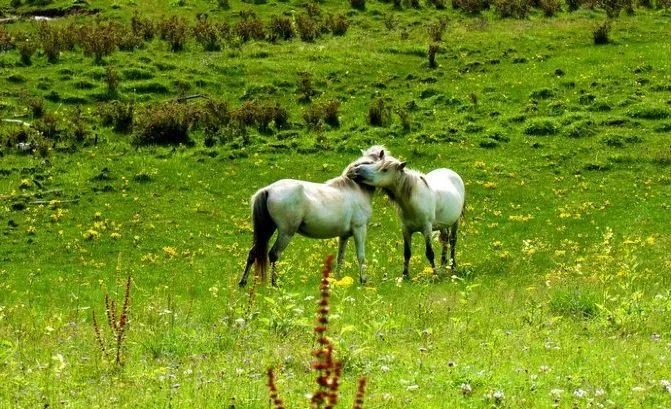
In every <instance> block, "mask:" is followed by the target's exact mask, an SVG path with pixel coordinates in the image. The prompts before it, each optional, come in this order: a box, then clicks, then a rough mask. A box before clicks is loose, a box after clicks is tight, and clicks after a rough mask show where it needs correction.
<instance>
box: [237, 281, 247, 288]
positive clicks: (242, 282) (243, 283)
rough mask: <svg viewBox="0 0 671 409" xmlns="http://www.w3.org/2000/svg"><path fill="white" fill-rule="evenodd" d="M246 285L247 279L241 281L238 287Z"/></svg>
mask: <svg viewBox="0 0 671 409" xmlns="http://www.w3.org/2000/svg"><path fill="white" fill-rule="evenodd" d="M246 285H247V281H240V282H239V283H238V287H240V288H245V286H246Z"/></svg>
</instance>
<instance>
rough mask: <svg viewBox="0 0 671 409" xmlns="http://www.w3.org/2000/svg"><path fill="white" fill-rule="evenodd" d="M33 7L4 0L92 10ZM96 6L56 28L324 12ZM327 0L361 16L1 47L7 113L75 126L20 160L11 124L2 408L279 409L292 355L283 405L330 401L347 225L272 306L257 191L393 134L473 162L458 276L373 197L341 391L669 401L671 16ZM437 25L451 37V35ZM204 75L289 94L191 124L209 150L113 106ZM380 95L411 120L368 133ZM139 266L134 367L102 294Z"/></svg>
mask: <svg viewBox="0 0 671 409" xmlns="http://www.w3.org/2000/svg"><path fill="white" fill-rule="evenodd" d="M29 3H30V2H25V1H24V2H22V4H21V5H19V6H18V7H17V8H16V9H13V8H12V7H13V6H10V4H9V2H6V1H4V2H0V10H2V13H4V15H5V16H12V15H19V14H27V13H35V14H40V13H39V11H37V10H40V9H43V8H45V7H46V8H50V9H54V10H59V9H61V8H62V7H67V6H71V4H72V3H71V2H59V1H54V2H51V3H50V4H48V5H47V6H40V7H38V6H33V5H31V4H29ZM90 3H91V4H90V5H88V6H85V7H84V9H85V10H87V12H86V13H79V14H73V15H69V16H66V17H63V18H57V19H55V20H54V21H52V22H51V23H50V24H53V25H56V26H59V27H60V26H62V27H65V26H67V25H68V24H84V23H87V24H93V22H94V21H96V20H101V21H103V20H107V19H109V20H112V21H118V22H120V24H122V25H124V24H125V25H128V24H129V21H130V19H131V16H132V15H133V13H134V12H136V11H137V12H139V13H141V14H142V15H143V16H147V17H150V18H152V19H160V18H161V17H162V16H170V15H180V16H184V17H185V18H186V19H188V22H189V24H194V22H195V21H196V14H197V13H208V15H209V19H210V20H211V21H213V22H223V21H228V22H230V24H231V25H232V26H234V25H235V24H236V23H237V22H238V21H241V19H242V17H241V15H240V11H241V10H253V11H254V12H255V13H256V15H257V16H258V18H259V19H261V20H262V21H264V22H266V23H267V22H268V21H270V19H271V17H272V16H277V15H285V16H289V17H290V18H292V19H296V18H297V15H299V14H302V13H305V7H303V4H302V2H298V1H286V2H277V3H268V4H258V5H255V4H252V3H242V2H238V1H231V2H230V5H229V7H228V8H219V7H218V6H217V4H216V3H215V2H206V1H195V0H194V1H189V0H187V1H173V2H168V3H166V2H159V1H148V2H144V1H142V2H140V1H137V2H134V1H118V2H108V1H92V2H90ZM319 6H320V8H321V13H320V14H319V16H321V17H319V16H317V17H316V18H317V19H325V18H326V17H325V16H327V15H328V14H329V13H332V14H333V15H338V14H340V15H342V16H344V17H345V18H346V19H347V21H348V22H349V27H348V29H347V31H346V33H345V34H344V35H342V36H340V35H333V34H329V33H325V34H323V35H321V36H320V37H319V38H317V39H315V40H314V41H313V42H305V41H301V40H300V39H298V38H294V39H293V40H290V41H277V42H275V43H272V42H269V41H265V40H252V41H249V42H242V41H240V39H239V38H236V37H235V36H233V37H232V38H230V39H228V40H226V41H224V42H223V46H222V48H221V50H220V51H211V52H206V51H204V50H203V47H202V46H201V45H200V44H198V43H197V42H196V41H195V40H194V39H193V38H191V37H190V38H189V40H188V41H187V42H186V44H185V46H184V49H183V50H182V51H178V52H172V51H170V47H169V46H168V43H167V42H166V41H164V40H161V39H160V38H158V35H157V37H155V38H154V39H151V40H147V41H145V42H144V43H143V45H142V46H141V47H140V48H138V49H135V50H134V51H132V52H129V51H118V50H117V51H113V52H112V53H111V54H110V55H105V56H104V57H103V59H102V61H101V62H98V63H96V62H95V61H94V58H93V57H92V56H89V55H85V54H84V52H83V51H82V49H80V46H75V47H74V48H73V49H72V50H63V51H62V52H60V53H59V55H58V61H55V62H49V61H48V60H47V57H46V55H44V52H43V51H41V50H40V49H39V47H38V50H37V51H36V52H35V54H33V55H32V58H31V63H30V64H29V65H28V64H25V63H24V62H21V56H20V52H19V49H18V46H16V45H15V46H13V47H8V49H7V50H4V51H0V98H1V99H0V117H1V118H2V119H15V120H21V121H25V122H28V123H31V124H38V123H40V121H42V124H43V123H44V119H43V118H44V117H47V118H48V117H53V118H55V119H54V121H55V124H54V127H55V129H56V131H55V133H54V135H56V136H54V137H53V138H54V139H53V140H51V139H49V138H46V142H48V143H47V148H45V149H44V150H42V151H41V152H38V151H37V150H35V152H21V149H19V148H17V145H16V142H17V140H16V139H12V138H13V135H17V133H19V132H20V129H21V126H19V125H16V124H15V123H10V122H2V123H0V141H1V142H2V146H1V147H0V407H3V408H4V407H18V408H23V407H32V408H34V407H52V408H54V407H72V408H91V407H99V408H107V407H124V408H125V407H128V408H130V407H178V408H188V407H198V408H210V407H212V408H214V407H225V408H265V407H269V403H268V388H267V387H266V383H267V380H266V370H267V368H269V367H274V368H275V369H276V375H277V384H278V389H279V392H280V395H281V396H282V398H283V399H284V401H285V402H286V403H287V405H286V406H287V407H308V406H309V403H308V398H306V394H309V393H310V392H311V391H313V390H314V385H315V373H314V372H313V371H311V369H310V362H311V360H312V359H313V357H312V355H311V350H312V349H313V348H314V346H315V337H314V333H313V326H314V325H315V311H316V300H317V298H318V286H319V280H320V274H319V273H320V271H321V268H322V265H323V260H324V258H325V256H326V255H327V254H332V253H335V251H336V246H337V245H336V242H335V240H325V241H318V240H310V239H305V238H301V237H297V238H295V239H294V240H293V241H292V243H291V244H290V245H289V248H288V249H287V251H286V252H285V253H284V257H283V259H282V260H281V262H280V263H279V266H280V274H281V276H280V286H279V288H270V287H268V286H260V287H258V288H257V291H256V294H255V296H254V297H253V298H250V297H249V293H248V291H246V290H240V289H238V288H237V286H236V283H237V280H238V279H239V276H240V274H241V273H242V268H243V267H244V262H245V257H246V254H247V251H248V249H249V245H250V243H251V221H250V216H249V205H248V201H249V197H250V195H251V194H253V193H254V192H255V191H256V189H258V188H260V187H262V186H264V185H266V184H269V183H271V182H273V181H275V180H277V179H281V178H297V179H305V180H311V181H325V180H327V179H330V178H331V177H334V176H336V175H338V174H340V172H341V171H342V169H343V168H344V167H345V166H346V165H347V164H348V163H349V162H351V161H352V160H354V159H356V158H357V156H358V155H359V149H365V148H367V147H368V146H370V145H371V144H375V143H383V144H385V145H386V146H387V147H388V148H389V150H390V151H391V152H392V153H393V154H394V156H397V157H399V158H403V159H404V160H407V161H408V164H409V167H412V168H415V169H419V170H422V171H429V170H431V169H433V168H437V167H449V168H451V169H454V170H455V171H457V172H458V173H459V174H460V175H461V176H462V177H463V179H464V180H465V182H466V186H467V187H466V188H467V196H468V199H467V201H468V211H467V216H466V220H465V224H464V227H463V229H462V230H461V233H460V237H459V243H458V252H457V259H458V261H460V268H459V269H458V271H457V272H456V273H455V274H454V275H452V274H451V273H450V272H449V271H443V270H440V271H439V272H440V276H439V277H438V278H434V277H431V274H430V271H428V270H427V269H426V266H427V263H426V261H425V259H424V256H423V253H424V252H423V249H422V246H421V240H419V238H418V237H417V238H416V239H415V241H414V246H413V254H414V255H413V258H412V260H411V276H412V277H413V280H412V281H410V282H404V281H400V280H399V277H400V275H401V271H402V263H403V254H402V253H403V251H402V247H403V246H402V238H401V231H400V224H399V220H398V217H397V215H396V211H395V209H394V207H393V205H392V204H391V203H390V202H389V200H387V199H386V198H385V197H384V196H383V195H381V194H380V195H376V197H375V201H374V215H373V220H372V224H371V225H370V226H369V236H368V240H367V265H368V273H369V283H368V284H367V285H366V286H358V285H356V284H354V285H347V283H346V281H339V282H336V283H335V285H334V286H333V288H332V291H333V293H332V297H331V310H332V313H331V324H330V326H329V335H330V337H331V339H332V341H333V343H334V346H335V355H336V357H337V358H338V359H341V360H342V361H343V364H344V374H343V377H342V387H341V391H342V394H341V405H340V406H342V407H350V406H352V402H353V399H354V394H355V389H356V380H357V379H358V378H359V376H365V377H366V378H367V380H368V383H367V390H366V396H365V404H364V407H367V408H405V407H410V408H445V407H474V408H476V407H477V408H480V407H510V408H536V407H566V408H573V407H579V408H583V407H585V408H586V407H608V408H625V407H627V408H629V407H650V408H667V407H670V406H671V384H669V381H671V371H670V370H669V368H670V367H671V366H670V365H669V360H670V359H671V279H670V278H669V277H670V276H669V272H670V271H671V255H670V254H669V252H668V249H669V248H671V236H669V231H670V229H671V217H670V216H671V176H670V175H671V173H670V165H671V134H670V132H671V60H669V58H668V57H667V56H668V55H671V38H669V36H668V35H665V34H664V33H668V32H670V31H671V19H670V18H669V17H670V16H671V14H669V12H668V11H665V10H658V9H645V8H642V7H637V8H636V10H635V13H634V15H626V14H625V13H623V14H622V15H621V16H620V17H619V18H617V19H613V20H612V31H611V33H610V38H611V42H610V43H609V44H606V45H600V46H597V45H594V41H593V38H592V30H593V28H594V27H595V26H596V25H597V24H600V23H602V22H603V21H604V19H605V14H604V13H603V11H601V10H600V9H596V10H591V9H589V8H585V7H583V8H581V9H580V10H578V11H576V12H573V13H568V12H566V11H562V12H559V13H558V14H557V15H556V16H555V17H551V18H549V17H544V16H543V13H542V12H540V11H539V10H537V9H532V10H531V12H530V14H529V16H528V17H527V18H524V19H501V18H499V17H498V16H497V15H496V13H495V10H488V11H484V12H483V13H482V14H479V15H476V16H471V15H467V14H463V13H461V12H460V11H458V10H453V9H451V8H449V7H448V9H444V10H442V9H441V10H436V9H435V8H434V7H432V6H430V5H429V4H425V3H424V2H422V7H421V8H420V9H414V8H410V7H403V8H402V9H400V10H399V9H395V8H393V6H392V4H391V3H384V2H378V1H371V0H369V1H368V2H367V4H366V9H365V10H363V11H361V10H355V9H352V8H350V6H349V3H346V2H336V1H323V2H321V3H319ZM563 7H564V8H566V6H565V5H564V6H563ZM59 13H60V12H59ZM87 13H91V14H87ZM243 14H244V13H243ZM439 20H441V21H444V22H445V23H444V26H445V27H444V30H445V31H444V34H443V36H442V40H440V41H439V40H437V39H433V40H430V39H429V35H428V34H427V31H428V27H429V26H431V25H432V24H436V22H437V21H439ZM294 23H295V21H294ZM0 27H2V29H3V30H4V31H5V32H7V33H9V35H10V36H12V37H13V38H23V37H22V36H26V35H28V34H29V33H32V32H34V31H35V30H37V28H36V26H35V24H34V23H30V22H29V21H26V20H20V21H17V22H14V23H9V24H4V25H0ZM1 38H2V37H1V36H0V44H2V42H1ZM31 38H33V37H31ZM430 43H436V44H439V49H438V52H437V55H436V61H437V64H438V66H437V67H436V68H430V67H429V64H428V58H427V49H428V48H429V44H430ZM17 44H18V43H17ZM0 50H2V47H0ZM110 69H112V70H115V71H116V72H117V73H118V75H119V78H120V83H119V84H118V90H117V92H116V93H115V94H114V95H111V94H110V93H109V92H108V90H107V85H106V81H105V76H106V72H107V71H108V70H110ZM301 73H307V75H308V77H309V78H311V82H312V88H313V90H314V92H313V94H314V95H312V98H311V99H312V101H311V102H308V101H305V100H304V98H302V97H303V96H304V94H305V93H304V92H302V91H301V85H300V80H301V78H305V77H306V74H301ZM194 94H206V95H208V96H210V97H212V98H217V99H219V100H221V101H226V102H227V103H228V104H229V106H230V107H231V110H232V111H233V110H235V109H237V108H238V107H240V106H241V105H242V104H244V103H245V101H254V100H259V101H272V102H273V103H278V104H279V105H280V106H282V107H284V108H285V109H286V110H287V112H288V114H289V120H288V124H287V125H286V126H283V127H281V129H279V127H278V126H277V124H274V125H272V126H270V129H268V130H262V131H258V130H257V129H254V127H253V126H252V127H249V128H248V129H246V130H245V131H244V132H239V130H232V131H231V132H234V134H233V135H232V136H230V137H229V136H228V134H226V132H228V131H229V128H223V130H221V131H220V132H219V133H218V134H217V138H215V139H216V140H215V141H214V142H213V143H206V140H207V131H206V130H205V129H202V127H198V126H194V127H193V129H191V130H190V133H189V138H190V139H191V140H192V141H193V144H186V145H177V146H173V145H169V146H145V145H141V146H137V144H133V143H131V141H132V140H133V138H134V135H136V134H137V131H131V132H130V133H117V132H114V131H113V130H112V129H111V128H110V127H109V126H106V125H103V123H102V121H101V118H100V117H99V116H98V113H99V112H100V111H101V110H104V107H105V106H107V105H106V104H109V103H110V101H111V100H119V101H123V102H128V101H134V104H135V106H136V111H135V112H136V118H135V121H136V122H137V121H142V120H143V118H141V114H142V113H143V112H144V111H142V108H143V107H144V106H154V105H158V104H161V103H164V102H166V101H170V100H173V99H174V98H176V97H179V96H184V95H194ZM31 96H32V97H34V96H38V97H43V98H45V99H44V101H43V104H44V111H45V112H46V114H45V113H42V114H41V115H37V114H36V113H35V111H34V110H32V109H30V108H29V107H28V106H29V105H30V101H29V100H30V98H29V97H31ZM379 98H382V100H383V101H385V104H386V105H387V106H388V107H390V110H389V111H386V112H390V113H391V120H390V123H387V124H385V126H371V125H370V124H369V123H368V120H367V118H368V115H369V107H370V106H371V104H372V103H373V102H374V101H377V100H378V99H379ZM332 100H337V101H339V102H340V106H339V112H338V118H339V122H340V126H331V125H328V124H325V123H322V124H319V125H318V126H317V127H316V129H311V128H310V127H309V126H307V125H306V123H305V121H304V119H303V113H304V112H305V111H307V110H309V109H310V107H312V106H316V105H319V104H320V103H322V102H325V101H332ZM201 103H202V100H201V99H193V100H188V101H185V102H183V103H182V104H183V106H184V109H185V110H187V108H188V107H192V106H198V104H201ZM77 112H78V113H77ZM38 116H41V117H42V118H39V117H38ZM402 118H407V119H406V120H403V119H402ZM78 121H79V122H78ZM77 123H79V125H76V124H77ZM36 126H37V125H36ZM40 126H44V125H40ZM78 126H79V128H80V129H83V131H82V132H81V133H82V134H83V136H82V137H80V138H76V137H73V136H72V135H73V134H76V133H73V129H74V128H77V127H78ZM238 132H239V133H238ZM36 141H37V142H36ZM40 141H41V142H40ZM22 142H25V141H22ZM29 142H31V143H38V142H39V143H45V142H44V140H43V139H35V140H29ZM434 248H436V249H437V248H438V242H437V241H436V242H435V246H434ZM356 270H357V267H356V261H355V257H354V249H353V246H352V245H351V244H350V247H349V248H348V255H347V263H346V265H345V267H344V268H343V274H344V275H345V276H350V277H353V278H354V281H355V282H356V276H357V271H356ZM129 275H130V276H132V285H131V289H130V307H129V312H128V319H129V325H128V327H127V328H126V333H125V338H124V342H123V348H122V360H123V365H118V364H116V363H115V362H114V344H115V341H114V339H113V335H112V334H111V331H110V330H109V328H108V326H107V322H106V319H105V301H104V297H105V294H109V296H110V297H111V299H114V300H116V302H117V304H118V305H121V304H122V303H123V299H124V298H123V297H124V290H125V285H126V280H127V278H128V276H129ZM93 312H95V314H96V317H97V320H98V321H99V324H100V327H101V330H102V334H101V337H102V338H104V343H105V345H106V351H107V353H105V352H103V351H102V350H101V346H100V345H99V343H98V341H97V340H96V334H95V330H94V325H93V322H92V314H93ZM110 353H111V354H110Z"/></svg>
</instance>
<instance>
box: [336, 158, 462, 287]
mask: <svg viewBox="0 0 671 409" xmlns="http://www.w3.org/2000/svg"><path fill="white" fill-rule="evenodd" d="M348 176H349V177H350V178H351V179H353V180H355V181H357V182H360V183H363V184H366V185H369V186H373V187H378V188H381V189H382V190H383V191H384V192H386V193H387V195H388V196H389V198H390V199H391V200H392V201H393V202H395V203H396V205H397V208H398V212H399V215H400V217H401V225H402V228H403V255H404V258H405V261H404V265H403V277H404V278H406V279H407V278H409V271H408V270H409V265H410V256H411V250H410V245H411V240H412V234H413V233H415V232H421V233H422V234H423V235H424V241H425V243H426V253H425V254H426V258H427V259H428V260H429V263H430V264H431V268H432V269H434V271H435V268H436V266H435V262H434V252H433V247H432V245H431V235H432V233H433V231H436V230H437V231H439V232H440V241H441V244H442V254H441V265H443V266H444V265H445V263H446V262H447V244H448V241H449V244H450V265H451V270H452V271H454V270H455V269H456V267H457V262H456V260H455V248H456V245H457V232H458V230H459V223H460V221H461V219H462V218H463V216H464V210H465V199H466V189H465V187H464V181H463V180H462V179H461V177H460V176H459V175H458V174H457V173H456V172H454V171H452V170H450V169H445V168H440V169H436V170H433V171H431V172H429V173H428V174H426V175H425V174H423V173H421V172H419V171H416V170H410V169H406V162H401V161H400V160H398V159H394V158H391V157H387V158H385V159H383V160H380V161H375V162H370V163H359V164H356V165H354V166H352V167H350V168H349V173H348Z"/></svg>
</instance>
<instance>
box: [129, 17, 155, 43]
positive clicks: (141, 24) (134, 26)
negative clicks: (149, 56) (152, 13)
mask: <svg viewBox="0 0 671 409" xmlns="http://www.w3.org/2000/svg"><path fill="white" fill-rule="evenodd" d="M130 26H131V30H132V31H133V33H134V34H135V35H137V36H140V37H142V38H144V39H145V40H151V39H152V38H154V35H156V24H155V23H154V22H153V21H151V20H150V19H148V18H144V17H142V16H140V14H138V12H137V11H136V12H135V13H133V17H131V19H130Z"/></svg>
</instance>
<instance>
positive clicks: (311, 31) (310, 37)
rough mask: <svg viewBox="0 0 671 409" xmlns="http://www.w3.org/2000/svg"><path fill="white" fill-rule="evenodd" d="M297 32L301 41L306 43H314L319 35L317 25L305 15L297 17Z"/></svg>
mask: <svg viewBox="0 0 671 409" xmlns="http://www.w3.org/2000/svg"><path fill="white" fill-rule="evenodd" d="M296 30H297V31H298V36H299V37H300V39H301V40H302V41H305V42H312V41H314V40H315V39H316V38H317V36H318V35H319V31H318V30H317V23H316V22H315V21H314V20H313V19H312V18H310V17H309V16H307V15H305V14H299V15H297V16H296Z"/></svg>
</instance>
